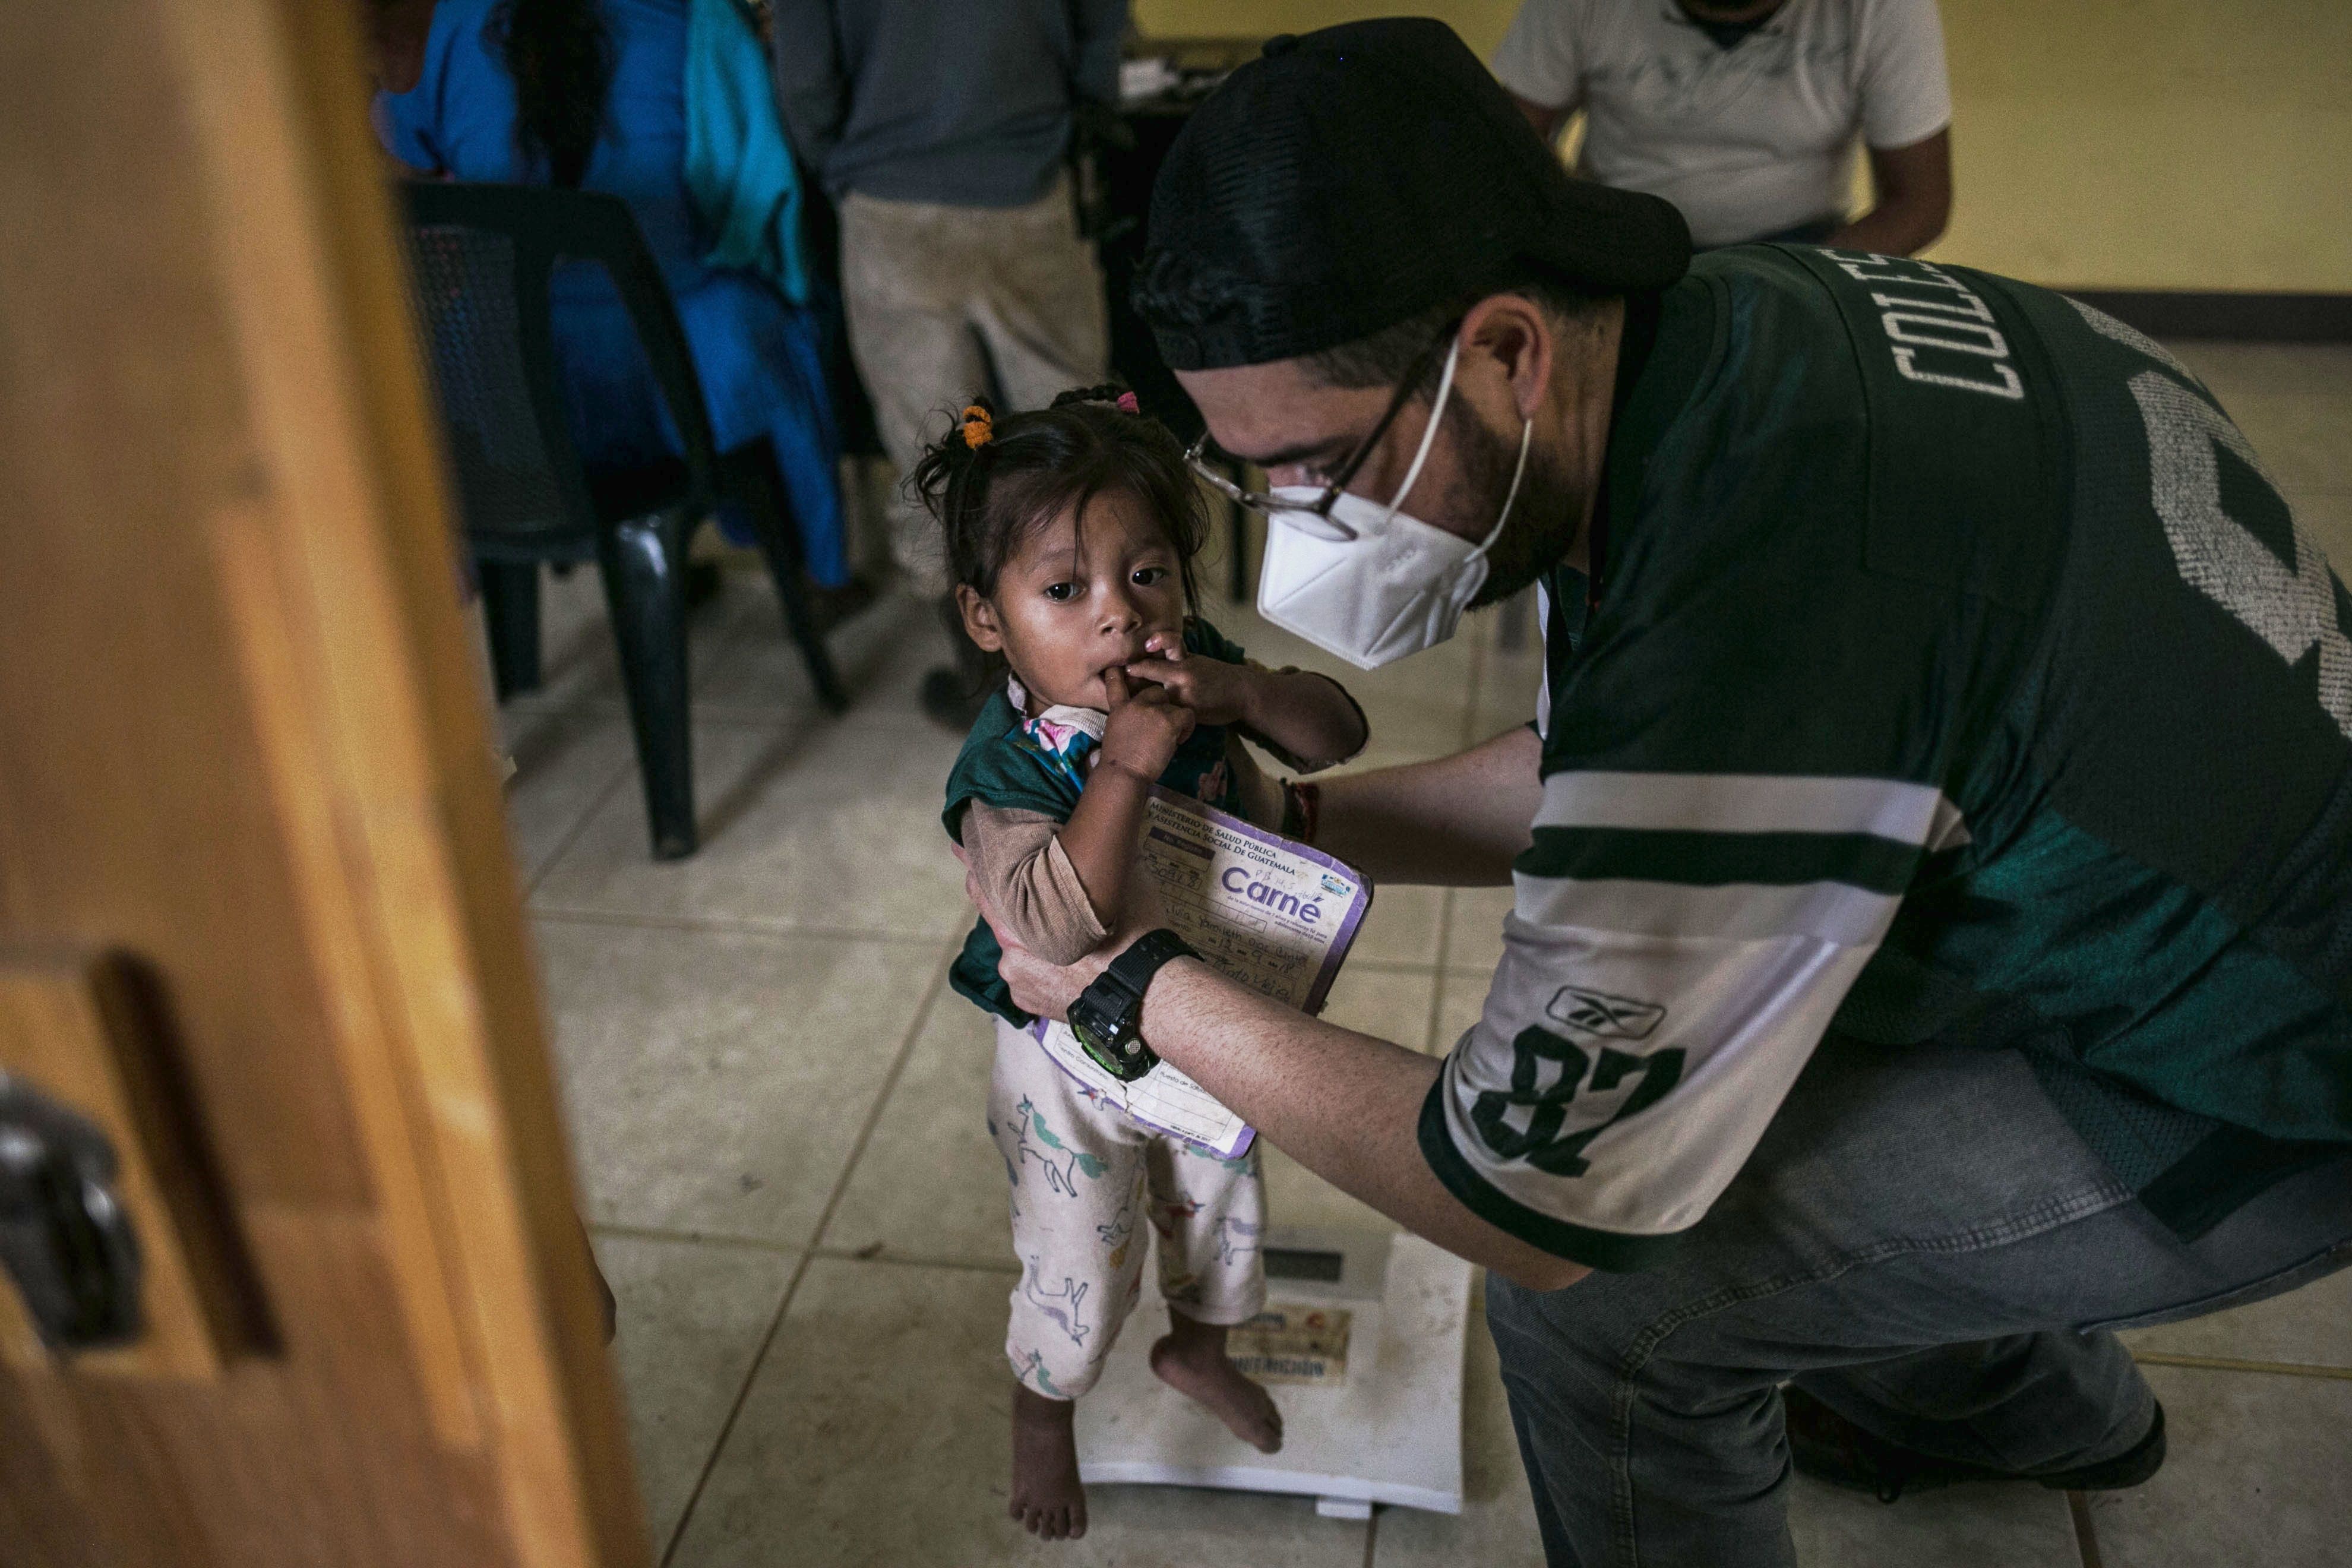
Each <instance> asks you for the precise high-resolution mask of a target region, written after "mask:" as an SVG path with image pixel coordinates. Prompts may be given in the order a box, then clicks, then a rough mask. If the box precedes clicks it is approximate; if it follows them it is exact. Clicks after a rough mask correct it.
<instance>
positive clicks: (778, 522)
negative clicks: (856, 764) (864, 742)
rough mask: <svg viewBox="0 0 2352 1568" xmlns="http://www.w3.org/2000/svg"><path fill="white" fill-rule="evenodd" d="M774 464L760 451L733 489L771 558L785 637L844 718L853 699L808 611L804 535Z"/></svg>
mask: <svg viewBox="0 0 2352 1568" xmlns="http://www.w3.org/2000/svg"><path fill="white" fill-rule="evenodd" d="M773 461H774V459H773V458H770V457H769V456H768V455H767V454H766V453H765V452H764V451H762V452H761V453H760V454H759V456H758V458H756V460H753V461H749V462H745V463H742V464H740V465H739V466H737V467H736V468H734V470H733V472H732V474H731V476H730V477H731V479H732V480H733V483H732V485H731V487H730V488H731V489H732V492H733V495H734V499H735V500H738V501H740V502H741V503H742V507H743V510H745V511H746V512H749V513H750V514H751V531H752V532H754V533H756V534H758V535H759V537H760V553H761V555H763V556H765V557H766V558H767V562H768V575H769V576H770V577H771V578H772V579H774V581H775V584H776V601H777V603H779V604H780V605H782V606H783V611H784V635H785V636H787V637H791V638H792V639H793V647H797V648H799V649H800V653H801V662H802V663H803V664H804V665H806V666H807V667H808V672H809V681H810V684H812V685H814V687H815V688H816V700H818V701H819V702H822V703H823V704H824V710H825V711H826V712H828V713H840V712H844V711H845V710H847V709H848V707H849V693H848V692H847V691H845V690H844V689H842V685H841V677H840V675H839V674H838V673H836V672H835V669H834V668H833V655H832V654H831V653H829V652H827V651H826V649H825V646H824V637H823V636H822V635H821V634H820V633H819V632H818V631H817V629H816V612H815V611H814V609H813V608H812V607H811V606H810V605H809V599H808V586H807V580H806V578H805V576H804V574H803V573H802V571H801V539H800V534H799V532H798V531H797V530H795V529H794V528H793V522H792V519H791V518H790V516H789V515H787V513H786V511H785V510H784V502H783V493H782V485H781V484H780V483H779V482H778V481H777V480H776V479H775V478H774V477H773V476H772V473H771V472H770V471H769V470H770V468H771V467H772V463H773Z"/></svg>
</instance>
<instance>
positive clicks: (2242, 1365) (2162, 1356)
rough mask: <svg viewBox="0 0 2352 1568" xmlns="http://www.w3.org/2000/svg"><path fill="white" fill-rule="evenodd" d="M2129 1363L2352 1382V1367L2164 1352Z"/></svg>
mask: <svg viewBox="0 0 2352 1568" xmlns="http://www.w3.org/2000/svg"><path fill="white" fill-rule="evenodd" d="M2132 1360H2133V1361H2135V1362H2137V1363H2139V1364H2140V1365H2142V1366H2181V1367H2193V1368H2195V1369H2196V1370H2198V1371H2200V1372H2261V1373H2272V1374H2273V1375H2275V1376H2279V1377H2317V1378H2341V1379H2346V1380H2352V1366H2326V1365H2323V1364H2320V1363H2313V1362H2291V1361H2239V1360H2237V1359H2235V1358H2234V1357H2231V1356H2218V1355H2174V1354H2170V1353H2168V1352H2164V1351H2134V1352H2132Z"/></svg>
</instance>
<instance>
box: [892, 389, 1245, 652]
mask: <svg viewBox="0 0 2352 1568" xmlns="http://www.w3.org/2000/svg"><path fill="white" fill-rule="evenodd" d="M1132 405H1133V398H1132V396H1131V395H1129V394H1128V392H1127V389H1126V388H1125V387H1122V386H1118V385H1116V384H1113V385H1106V386H1089V387H1085V388H1082V389H1080V390H1078V391H1076V392H1066V393H1064V394H1062V395H1061V396H1059V397H1056V398H1055V399H1054V405H1053V406H1052V407H1051V408H1047V409H1044V410H1041V411H1039V412H1036V413H1032V414H1007V415H1004V416H1002V417H999V416H997V414H996V411H995V409H994V408H993V407H992V405H990V404H989V402H988V400H987V399H986V398H974V399H973V400H972V403H971V407H972V408H977V409H980V410H982V411H983V416H982V418H981V419H979V420H972V419H970V418H965V417H960V418H959V419H958V420H957V421H956V423H955V425H954V426H952V427H951V428H950V430H949V431H948V433H947V434H946V435H945V436H944V437H941V438H940V439H939V440H937V441H935V442H933V443H932V444H931V446H930V447H929V450H927V451H926V452H924V454H923V456H922V460H921V461H919V462H918V463H917V464H916V465H915V471H914V473H913V475H912V476H911V477H910V478H909V479H908V488H909V489H912V490H913V491H914V492H915V494H916V495H918V496H919V497H920V498H921V500H922V502H923V505H924V507H925V508H926V509H927V510H929V512H930V514H931V515H932V516H933V517H935V518H937V519H939V521H940V529H941V530H942V531H944V532H945V533H946V535H947V556H948V573H949V574H950V576H951V577H952V578H953V579H954V580H955V581H956V582H957V583H959V584H962V585H964V586H966V587H969V588H971V590H972V591H974V592H975V593H977V594H980V595H982V597H986V596H987V595H992V594H993V593H995V592H996V574H998V573H999V572H1001V571H1003V568H1004V563H1005V562H1006V561H1007V560H1009V559H1011V557H1012V555H1013V552H1014V551H1016V550H1017V549H1019V548H1020V545H1021V542H1022V541H1023V540H1024V539H1025V538H1027V537H1028V536H1029V535H1030V534H1031V533H1034V531H1036V530H1038V529H1039V528H1041V527H1043V526H1044V525H1045V524H1046V523H1047V522H1050V521H1053V520H1054V519H1055V518H1056V517H1059V516H1060V515H1062V513H1064V512H1065V511H1076V513H1077V514H1079V515H1080V516H1084V515H1085V513H1086V509H1087V503H1088V502H1090V501H1092V500H1094V498H1095V497H1096V496H1097V495H1100V494H1101V493H1102V492H1104V491H1105V490H1125V491H1127V492H1128V493H1129V494H1130V495H1132V496H1134V497H1135V498H1136V499H1137V500H1140V501H1141V502H1143V504H1144V505H1145V506H1146V507H1148V508H1150V511H1151V515H1152V516H1153V517H1154V518H1157V519H1158V520H1159V522H1160V527H1161V529H1163V530H1164V531H1166V533H1167V535H1168V543H1169V546H1170V548H1171V549H1172V550H1174V551H1175V552H1176V559H1177V562H1178V574H1179V576H1180V577H1181V580H1182V582H1183V584H1184V602H1185V604H1186V605H1192V604H1193V603H1195V602H1196V595H1195V594H1194V584H1193V581H1192V558H1193V557H1194V556H1195V555H1197V554H1199V553H1200V552H1201V547H1202V543H1204V542H1206V540H1207V538H1208V533H1209V512H1208V507H1207V505H1206V504H1205V502H1204V501H1203V500H1202V495H1201V488H1200V486H1198V485H1196V484H1195V483H1193V482H1192V470H1191V469H1190V468H1186V467H1185V464H1184V449H1183V448H1182V447H1179V446H1178V445H1177V444H1176V437H1174V436H1172V435H1171V434H1170V433H1169V430H1168V426H1165V425H1162V424H1161V423H1160V421H1159V420H1157V419H1154V418H1151V417H1150V416H1148V415H1143V414H1138V413H1131V412H1129V409H1130V408H1131V407H1132ZM982 429H985V430H987V432H988V434H987V437H986V439H984V440H982V441H980V442H979V443H978V444H977V445H975V444H974V443H973V442H972V440H971V438H970V436H969V435H968V434H967V432H971V433H973V434H977V433H978V432H979V431H980V430H982Z"/></svg>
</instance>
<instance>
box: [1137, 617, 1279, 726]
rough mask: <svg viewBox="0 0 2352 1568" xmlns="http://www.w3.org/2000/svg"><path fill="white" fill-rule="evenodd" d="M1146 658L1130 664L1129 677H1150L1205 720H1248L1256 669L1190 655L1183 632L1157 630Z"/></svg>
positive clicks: (1149, 678) (1232, 721)
mask: <svg viewBox="0 0 2352 1568" xmlns="http://www.w3.org/2000/svg"><path fill="white" fill-rule="evenodd" d="M1143 646H1144V648H1145V650H1146V651H1147V653H1149V654H1156V655H1157V656H1158V657H1157V658H1142V659H1139V660H1138V661H1137V662H1135V663H1133V664H1130V665H1129V666H1128V667H1127V674H1128V679H1130V680H1141V681H1149V682H1150V683H1151V684H1152V685H1154V686H1156V687H1158V688H1159V689H1160V690H1162V691H1165V692H1166V693H1168V695H1169V696H1171V697H1172V698H1174V699H1175V700H1177V701H1179V702H1181V703H1182V704H1183V705H1184V706H1185V707H1187V708H1190V709H1191V710H1192V712H1193V714H1194V716H1195V717H1197V718H1198V719H1199V720H1200V721H1201V722H1202V723H1203V724H1245V723H1248V722H1249V721H1250V715H1251V713H1252V711H1253V710H1254V708H1255V701H1256V698H1257V672H1256V671H1255V670H1254V669H1252V668H1249V667H1248V666H1247V665H1244V664H1227V663H1225V662H1224V661H1223V659H1216V658H1185V657H1184V638H1183V634H1181V632H1155V633H1154V634H1152V637H1151V640H1150V641H1149V642H1147V643H1145V644H1144V645H1143Z"/></svg>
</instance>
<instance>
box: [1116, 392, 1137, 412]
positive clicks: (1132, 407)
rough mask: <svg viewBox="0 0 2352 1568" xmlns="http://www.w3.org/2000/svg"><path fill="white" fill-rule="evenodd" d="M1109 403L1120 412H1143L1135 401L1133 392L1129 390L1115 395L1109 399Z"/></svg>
mask: <svg viewBox="0 0 2352 1568" xmlns="http://www.w3.org/2000/svg"><path fill="white" fill-rule="evenodd" d="M1111 403H1112V405H1114V406H1115V407H1117V408H1118V411H1119V412H1120V413H1121V414H1140V413H1142V412H1143V410H1142V408H1141V407H1140V406H1139V405H1138V404H1137V403H1136V401H1135V394H1133V393H1131V392H1122V393H1120V394H1119V395H1118V396H1117V397H1115V398H1113V399H1111Z"/></svg>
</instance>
